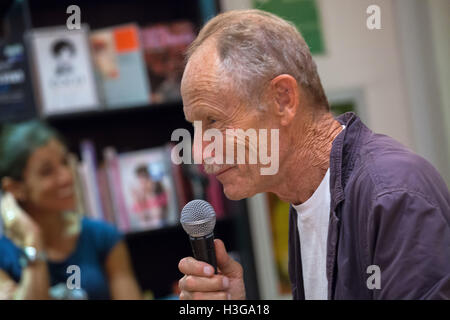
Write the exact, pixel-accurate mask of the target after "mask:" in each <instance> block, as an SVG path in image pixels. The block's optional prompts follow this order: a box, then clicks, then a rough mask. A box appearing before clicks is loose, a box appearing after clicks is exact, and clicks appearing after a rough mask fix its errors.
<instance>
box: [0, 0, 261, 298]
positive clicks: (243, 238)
mask: <svg viewBox="0 0 450 320" xmlns="http://www.w3.org/2000/svg"><path fill="white" fill-rule="evenodd" d="M213 2H214V3H215V4H216V5H215V6H211V4H209V5H208V6H207V7H208V8H206V9H205V8H204V7H205V4H206V2H205V1H191V0H168V1H159V2H151V1H140V0H130V1H124V0H99V1H95V2H92V1H87V0H80V1H72V0H70V1H68V0H24V1H21V2H18V1H17V2H16V3H15V11H14V15H12V16H10V17H9V18H8V19H6V22H7V23H8V24H9V25H10V26H13V27H14V28H11V27H10V28H9V30H12V31H13V33H12V34H10V35H8V41H9V40H11V41H10V43H8V45H10V46H13V48H19V49H21V50H22V51H20V50H19V51H20V52H21V55H20V57H21V59H22V60H20V61H21V66H20V67H21V68H22V69H23V70H24V73H25V74H26V75H28V74H30V75H31V76H30V77H28V76H27V77H26V81H25V82H24V83H23V84H22V87H21V88H20V90H22V91H21V92H22V94H23V96H24V97H26V98H27V99H24V100H23V101H19V102H18V104H23V105H24V106H25V105H26V106H27V108H29V109H30V110H31V109H32V111H33V112H30V113H29V115H28V116H27V117H28V118H41V119H43V120H45V121H47V122H48V123H49V124H50V125H52V126H53V127H55V128H56V129H57V130H58V131H59V132H60V133H61V134H62V136H63V138H64V139H65V142H66V143H67V145H68V148H69V150H70V151H71V153H72V156H71V160H70V162H71V166H72V168H73V172H74V174H75V176H76V177H75V182H76V184H77V195H78V198H79V200H80V201H78V206H79V208H78V209H79V212H82V213H84V214H86V215H88V216H90V217H91V218H93V219H99V220H104V221H107V222H110V223H114V224H115V225H116V226H117V227H118V228H119V229H120V230H121V231H122V232H123V233H124V236H125V240H126V242H127V243H128V246H129V250H130V255H131V259H132V262H133V266H134V269H135V272H136V276H137V278H138V281H139V284H140V285H141V287H142V289H144V290H146V291H147V290H151V291H152V292H153V294H152V296H153V297H155V298H164V297H166V296H168V295H170V294H171V293H173V289H174V288H173V285H174V283H175V282H177V281H178V279H179V278H180V277H181V274H180V273H179V271H178V269H177V266H178V262H179V260H180V259H181V258H182V257H184V256H188V255H192V252H191V249H190V245H189V241H188V240H187V235H186V233H185V232H184V231H183V230H182V228H181V226H180V225H179V223H178V220H179V216H178V215H179V212H180V210H181V208H182V206H183V204H184V203H186V202H187V201H188V200H191V199H194V198H202V199H206V200H208V201H210V202H211V203H212V205H213V207H214V208H215V209H216V213H217V217H218V220H217V227H216V230H215V235H216V237H218V238H221V239H222V240H223V241H224V242H225V245H226V246H227V249H228V251H230V252H231V253H232V255H233V256H234V257H235V258H236V259H238V260H239V261H240V262H241V263H242V265H243V267H244V272H245V284H246V291H247V297H248V298H249V299H258V298H259V297H260V294H259V290H258V281H257V278H256V271H255V270H256V268H255V261H254V254H253V244H252V238H251V236H250V235H251V229H250V222H249V210H248V207H247V201H245V200H241V201H230V200H227V199H225V197H224V196H223V191H222V189H221V187H220V186H219V184H218V182H217V181H216V180H214V178H213V177H211V176H208V175H206V174H205V173H204V172H203V171H202V169H201V168H200V167H199V166H196V165H191V166H189V168H187V169H186V168H183V169H182V168H181V167H176V166H173V165H172V164H171V163H170V161H168V160H170V157H168V154H167V149H168V143H169V142H170V140H171V134H172V132H173V131H174V130H175V129H179V128H184V129H187V130H188V131H189V132H190V133H191V134H192V133H193V128H192V125H191V124H189V123H188V122H186V120H185V118H184V114H183V105H182V101H181V97H180V96H179V80H180V77H181V74H182V67H183V63H184V62H183V60H182V59H180V57H182V55H181V54H180V53H181V52H182V51H183V50H184V49H185V48H186V47H187V45H188V43H189V42H190V41H192V40H193V37H194V36H195V33H196V32H197V31H198V30H199V28H200V26H201V25H202V23H203V22H204V21H205V20H206V19H208V18H209V17H211V15H212V14H214V12H211V10H217V8H218V1H213ZM72 4H77V5H78V6H79V7H80V9H81V16H82V18H81V19H82V23H83V28H82V30H81V31H80V32H73V33H69V32H67V30H64V28H65V27H64V26H65V25H66V20H67V17H68V14H67V13H66V9H67V7H68V6H69V5H72ZM124 12H127V14H126V15H125V14H123V13H124ZM21 19H23V21H22V20H21ZM20 21H22V22H23V24H20V26H19V24H18V22H20ZM17 26H19V27H17ZM61 34H64V36H63V37H61ZM161 35H163V36H164V37H166V41H165V42H164V41H163V42H162V43H161V42H158V41H156V40H158V37H159V36H161ZM24 36H25V37H24ZM155 41H156V42H155ZM173 43H177V45H176V46H177V48H176V49H173V48H170V47H171V45H172V44H173ZM111 48H115V49H114V50H112V51H111ZM20 52H19V53H20ZM74 52H77V53H78V54H79V53H81V56H78V57H77V58H76V59H78V60H76V61H77V62H76V63H74V64H72V65H71V64H70V63H68V61H67V60H65V58H67V55H69V56H71V57H74ZM161 52H163V53H162V54H161ZM24 53H25V54H24ZM111 55H112V56H113V57H114V59H112V60H110V57H111ZM167 57H171V59H175V61H176V63H175V65H176V66H177V68H175V69H176V70H175V72H174V73H170V72H167V68H166V67H167V65H166V64H167V63H168V62H167V61H166V58H167ZM0 58H1V57H0ZM17 61H19V60H17ZM69 62H70V61H69ZM72 62H73V61H72ZM111 62H112V63H111ZM169 62H170V61H169ZM172 62H173V61H172ZM161 63H162V64H163V68H162V69H160V68H159V67H160V64H161ZM79 65H81V66H83V68H82V70H81V69H78V68H77V66H79ZM169 65H170V63H169ZM11 67H15V66H11ZM164 70H166V71H164ZM117 72H119V75H120V76H117ZM137 74H139V76H137ZM135 75H136V76H135ZM174 75H175V76H174ZM128 76H131V78H127V77H128ZM121 77H122V78H121ZM174 77H175V79H176V81H173V79H174ZM80 79H90V80H89V82H88V83H83V86H77V85H73V84H77V83H78V84H79V81H80ZM77 81H78V82H77ZM61 88H62V89H61ZM126 88H129V89H130V90H128V91H127V90H125V89H126ZM137 88H139V92H137V93H136V91H135V90H136V89H137ZM77 90H78V91H77ZM124 90H125V91H124ZM133 90H134V91H133ZM8 94H9V93H8ZM137 96H139V97H140V98H139V100H136V99H134V98H135V97H137ZM124 97H127V99H128V100H127V99H125V98H124ZM0 98H2V97H1V96H0ZM87 98H88V99H87ZM133 99H134V100H133ZM3 101H4V100H3ZM30 101H31V102H30ZM83 103H88V104H89V108H87V105H83ZM2 107H5V108H4V109H2V113H0V121H1V122H5V121H8V122H9V121H19V120H23V119H19V118H17V119H15V120H14V119H12V120H11V116H10V115H11V114H14V113H13V112H9V113H8V117H7V115H6V111H7V109H8V108H9V109H10V111H11V110H19V109H18V107H17V103H16V104H14V105H13V104H9V105H7V106H2ZM163 153H164V154H165V155H164V156H161V155H162V154H163ZM163 158H164V159H163ZM186 186H187V187H186ZM150 190H151V191H150ZM155 190H158V191H157V192H156V191H155ZM186 190H190V191H186ZM155 194H156V197H155ZM211 199H214V200H211ZM155 204H156V205H155ZM152 210H153V212H151V211H152ZM155 217H156V218H155ZM158 219H159V220H158ZM150 220H153V221H156V223H154V224H152V223H150V222H149V221H150ZM158 221H159V222H161V221H162V222H163V223H159V222H158ZM139 223H146V225H145V226H143V227H142V226H139ZM147 223H148V224H147ZM141 227H142V228H141Z"/></svg>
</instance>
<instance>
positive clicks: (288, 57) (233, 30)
mask: <svg viewBox="0 0 450 320" xmlns="http://www.w3.org/2000/svg"><path fill="white" fill-rule="evenodd" d="M205 46H206V47H209V48H208V49H209V50H207V51H209V52H211V46H213V47H214V48H215V50H216V53H217V57H218V59H219V61H218V62H217V63H218V66H217V68H214V69H215V71H216V72H218V73H219V74H220V77H222V79H224V81H227V80H228V81H227V82H229V83H231V84H232V85H234V87H235V88H234V89H235V91H236V92H237V93H238V94H240V95H241V98H243V99H248V100H250V99H251V100H253V101H255V100H256V101H255V102H256V103H257V104H258V105H259V104H260V103H259V100H260V98H261V95H262V93H263V91H264V89H265V87H266V86H267V84H268V83H269V82H270V81H271V80H272V79H273V78H275V77H276V76H278V75H281V74H289V75H291V76H292V77H294V78H295V79H296V81H297V83H298V84H299V86H300V87H301V88H302V89H303V91H304V92H305V94H306V95H307V96H308V97H309V100H310V101H312V103H313V104H314V106H315V107H316V108H318V109H320V110H322V111H328V110H329V106H328V101H327V99H326V97H325V94H324V91H323V88H322V84H321V82H320V78H319V75H318V73H317V67H316V64H315V63H314V61H313V60H312V57H311V53H310V51H309V48H308V45H307V44H306V43H305V41H304V39H303V37H302V36H301V34H300V33H299V32H298V31H297V29H296V28H295V26H293V25H292V24H291V23H289V22H287V21H285V20H283V19H281V18H279V17H277V16H275V15H273V14H270V13H267V12H264V11H260V10H243V11H229V12H226V13H222V14H220V15H218V16H216V17H215V18H213V19H211V20H210V21H209V22H208V23H207V24H206V25H205V26H204V27H203V28H202V30H201V31H200V33H199V35H198V37H197V38H196V39H195V41H194V42H193V43H192V44H191V46H190V47H189V49H188V51H187V59H188V61H189V60H190V59H191V58H194V57H193V56H194V55H196V53H199V55H201V56H203V57H202V58H200V59H204V57H205V54H204V53H205V52H203V54H202V53H200V52H201V51H203V50H202V49H203V48H204V47H205ZM193 60H194V59H193ZM195 60H196V59H195ZM227 78H228V79H227Z"/></svg>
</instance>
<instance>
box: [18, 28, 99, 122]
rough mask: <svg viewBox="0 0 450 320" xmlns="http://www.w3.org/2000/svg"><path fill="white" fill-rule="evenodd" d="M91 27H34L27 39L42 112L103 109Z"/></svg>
mask: <svg viewBox="0 0 450 320" xmlns="http://www.w3.org/2000/svg"><path fill="white" fill-rule="evenodd" d="M88 32H89V27H88V26H87V25H86V24H83V25H82V28H81V29H79V30H77V29H74V30H68V29H67V27H66V26H61V27H51V28H39V29H32V30H31V31H29V32H27V33H26V35H25V38H26V39H27V40H26V41H27V43H28V45H29V49H30V50H29V51H30V52H31V57H30V59H31V63H30V64H31V66H33V80H34V81H33V82H34V89H35V90H34V92H35V96H36V101H37V105H38V108H39V110H40V112H41V114H42V115H53V114H60V113H69V112H75V111H85V110H92V109H99V108H100V98H99V95H98V91H97V85H96V81H95V76H94V72H93V65H92V61H91V52H90V49H89V43H88Z"/></svg>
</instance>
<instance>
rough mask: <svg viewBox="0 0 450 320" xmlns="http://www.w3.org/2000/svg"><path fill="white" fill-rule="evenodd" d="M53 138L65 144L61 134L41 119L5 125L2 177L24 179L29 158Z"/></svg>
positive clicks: (1, 145) (1, 143)
mask: <svg viewBox="0 0 450 320" xmlns="http://www.w3.org/2000/svg"><path fill="white" fill-rule="evenodd" d="M52 139H57V140H58V141H60V142H61V143H63V144H64V140H63V138H62V137H61V136H60V134H59V133H58V132H57V131H56V130H55V129H53V128H51V127H50V126H48V125H47V124H46V123H45V122H42V121H40V120H31V121H27V122H22V123H18V124H7V125H5V126H4V127H3V130H2V132H1V135H0V179H2V178H3V177H11V178H13V179H15V180H18V181H20V180H22V179H23V171H24V170H25V167H26V165H27V162H28V158H29V157H30V156H31V154H32V153H33V152H34V151H35V150H36V149H38V148H39V147H42V146H44V145H46V144H47V143H48V142H49V141H50V140H52Z"/></svg>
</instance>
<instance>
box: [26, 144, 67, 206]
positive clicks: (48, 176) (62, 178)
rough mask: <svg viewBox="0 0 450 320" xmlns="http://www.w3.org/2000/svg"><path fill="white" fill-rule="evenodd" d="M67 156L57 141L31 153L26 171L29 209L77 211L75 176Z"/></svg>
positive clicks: (27, 204)
mask: <svg viewBox="0 0 450 320" xmlns="http://www.w3.org/2000/svg"><path fill="white" fill-rule="evenodd" d="M67 155H68V154H67V150H66V149H65V147H64V146H63V145H62V144H61V143H60V142H59V141H58V140H56V139H52V140H50V141H49V142H48V143H47V144H46V145H44V146H42V147H40V148H38V149H36V150H35V151H34V152H33V153H32V154H31V156H30V158H29V159H28V162H27V165H26V167H25V171H24V181H23V183H24V188H25V199H24V206H25V207H31V208H33V209H36V210H39V211H43V212H62V211H67V210H72V209H74V207H75V193H74V185H73V177H72V172H71V170H70V167H69V164H68V160H67Z"/></svg>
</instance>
